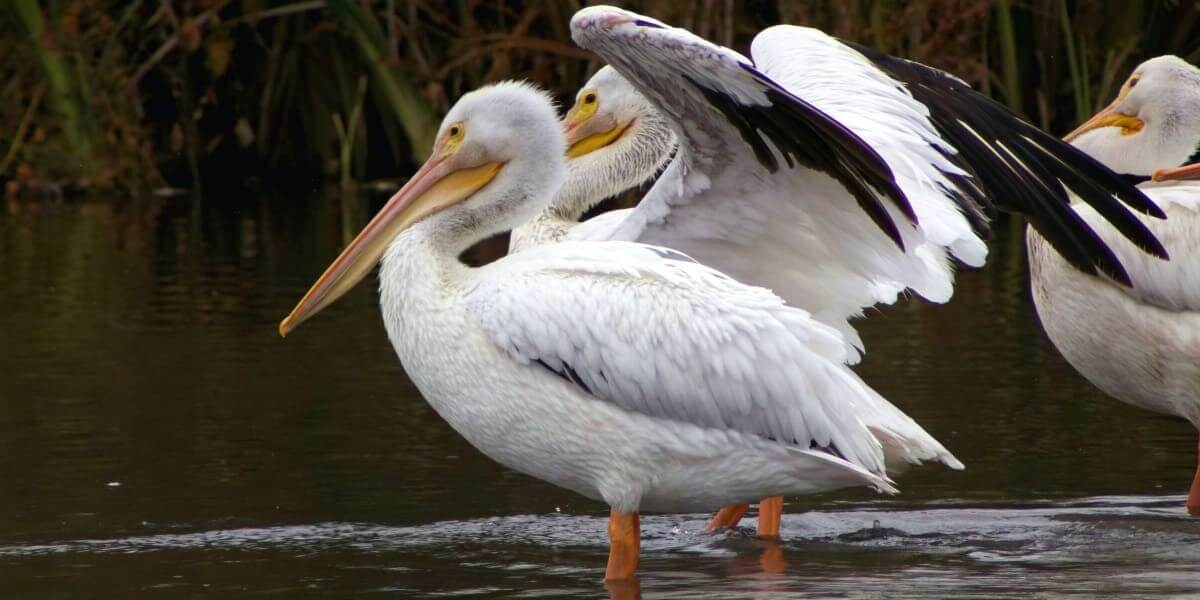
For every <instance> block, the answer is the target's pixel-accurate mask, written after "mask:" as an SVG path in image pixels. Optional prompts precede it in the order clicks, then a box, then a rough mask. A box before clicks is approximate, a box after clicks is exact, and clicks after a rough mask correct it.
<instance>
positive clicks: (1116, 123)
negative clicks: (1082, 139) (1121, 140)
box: [1063, 94, 1145, 143]
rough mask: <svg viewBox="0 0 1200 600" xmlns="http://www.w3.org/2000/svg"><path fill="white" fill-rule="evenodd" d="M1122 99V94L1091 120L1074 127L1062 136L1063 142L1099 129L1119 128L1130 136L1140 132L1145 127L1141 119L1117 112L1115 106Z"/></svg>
mask: <svg viewBox="0 0 1200 600" xmlns="http://www.w3.org/2000/svg"><path fill="white" fill-rule="evenodd" d="M1123 99H1124V94H1122V95H1120V96H1118V97H1117V99H1116V100H1113V103H1112V104H1109V105H1108V106H1106V107H1104V110H1102V111H1100V112H1098V113H1096V114H1095V115H1092V118H1090V119H1088V120H1087V121H1085V122H1084V123H1083V124H1082V125H1080V126H1079V127H1076V128H1075V130H1074V131H1072V132H1071V133H1068V134H1067V135H1065V136H1063V141H1064V142H1067V143H1070V142H1071V141H1073V140H1074V139H1075V138H1077V137H1079V136H1081V135H1083V134H1085V133H1087V132H1089V131H1091V130H1093V129H1099V128H1101V127H1120V128H1121V133H1123V134H1125V135H1130V134H1134V133H1137V132H1139V131H1141V130H1142V127H1144V126H1145V123H1143V122H1142V120H1141V119H1139V118H1137V117H1135V116H1133V115H1127V114H1125V113H1120V112H1117V105H1118V104H1120V103H1121V100H1123Z"/></svg>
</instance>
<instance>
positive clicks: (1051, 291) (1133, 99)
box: [1026, 56, 1200, 515]
mask: <svg viewBox="0 0 1200 600" xmlns="http://www.w3.org/2000/svg"><path fill="white" fill-rule="evenodd" d="M1066 139H1068V140H1070V141H1071V142H1072V143H1073V144H1075V145H1076V146H1077V147H1079V148H1081V149H1083V150H1085V151H1087V152H1088V153H1089V154H1091V155H1092V156H1095V157H1096V158H1098V159H1099V160H1101V161H1102V162H1104V163H1105V164H1107V165H1108V166H1110V167H1112V168H1113V169H1114V170H1116V171H1117V172H1119V173H1123V174H1125V175H1127V176H1130V177H1134V178H1138V179H1143V180H1150V179H1153V181H1150V182H1148V183H1145V184H1143V185H1142V186H1141V188H1142V191H1143V192H1145V194H1146V195H1147V196H1149V197H1150V198H1151V199H1152V200H1153V201H1155V202H1156V203H1157V204H1158V205H1159V206H1160V207H1162V209H1163V210H1164V211H1165V212H1166V213H1167V220H1166V221H1157V220H1150V219H1147V220H1145V223H1146V225H1147V226H1148V227H1149V228H1150V229H1151V231H1153V232H1154V234H1155V236H1157V237H1158V239H1159V240H1161V241H1162V243H1163V245H1164V246H1166V248H1167V251H1168V252H1170V255H1171V260H1170V261H1161V260H1157V259H1154V258H1150V257H1147V256H1146V255H1144V254H1142V253H1141V252H1139V251H1138V250H1137V249H1136V248H1134V247H1133V246H1132V245H1130V244H1129V243H1128V242H1127V241H1126V240H1125V239H1123V238H1122V237H1121V235H1120V234H1119V233H1117V232H1116V231H1114V230H1113V229H1112V228H1111V227H1110V226H1109V225H1108V224H1106V223H1105V222H1104V221H1103V220H1101V219H1100V218H1098V216H1097V214H1096V212H1095V211H1094V210H1092V208H1091V207H1088V206H1078V205H1077V206H1076V211H1077V212H1078V213H1079V214H1080V215H1081V216H1082V217H1083V218H1084V220H1086V221H1087V222H1088V223H1090V224H1091V225H1092V226H1093V227H1094V228H1095V230H1096V231H1097V232H1098V233H1099V234H1100V236H1101V238H1103V239H1104V241H1105V242H1107V243H1108V244H1109V246H1110V247H1112V248H1113V249H1114V250H1115V251H1116V252H1117V254H1118V256H1119V257H1120V259H1121V262H1122V263H1124V265H1125V268H1126V271H1127V272H1128V273H1129V278H1130V279H1132V280H1133V287H1132V288H1128V287H1125V286H1121V285H1116V284H1114V283H1113V282H1112V281H1109V280H1108V279H1106V278H1103V277H1097V276H1094V275H1092V274H1089V273H1083V272H1080V271H1079V270H1078V269H1075V268H1074V267H1073V266H1072V265H1071V264H1070V263H1068V262H1067V261H1066V260H1064V259H1063V257H1062V256H1060V255H1059V254H1058V253H1057V252H1055V251H1054V249H1052V248H1051V247H1050V246H1049V245H1048V244H1047V243H1046V240H1045V239H1044V238H1042V236H1040V235H1038V234H1037V233H1035V232H1032V231H1031V232H1029V234H1028V236H1027V238H1026V244H1027V246H1028V254H1029V269H1030V276H1031V278H1032V286H1033V299H1034V304H1035V305H1036V306H1037V311H1038V316H1039V317H1040V318H1041V321H1042V326H1043V327H1044V328H1045V330H1046V333H1047V335H1048V336H1049V337H1050V340H1051V341H1053V342H1054V345H1055V346H1056V347H1057V348H1058V350H1059V352H1061V353H1062V355H1063V356H1064V357H1066V359H1067V361H1068V362H1070V363H1071V365H1072V366H1074V367H1075V368H1076V369H1077V370H1078V371H1079V372H1080V373H1082V374H1083V376H1084V377H1087V378H1088V380H1090V381H1091V382H1092V383H1093V384H1095V385H1096V387H1098V388H1100V389H1101V390H1103V391H1104V392H1105V393H1107V394H1109V395H1110V396H1112V397H1114V398H1117V399H1118V400H1122V401H1125V402H1128V403H1130V404H1133V405H1135V406H1140V407H1142V408H1146V409H1149V410H1153V411H1157V412H1161V413H1166V414H1170V415H1175V416H1179V417H1183V418H1184V419H1187V420H1188V421H1190V422H1191V423H1192V425H1194V426H1196V427H1197V428H1200V181H1169V180H1172V179H1188V178H1191V179H1200V165H1195V164H1190V165H1188V163H1194V162H1195V161H1196V160H1197V159H1200V155H1198V152H1200V69H1196V67H1193V66H1191V65H1189V64H1187V63H1186V62H1184V61H1182V60H1180V59H1178V58H1176V57H1174V56H1161V57H1158V58H1154V59H1151V60H1148V61H1146V62H1144V63H1142V64H1141V65H1139V66H1138V67H1137V69H1135V70H1134V72H1133V74H1132V75H1131V76H1130V77H1129V79H1128V80H1127V81H1126V82H1125V84H1124V85H1123V86H1122V87H1121V91H1120V94H1119V95H1118V96H1117V99H1116V101H1115V102H1113V103H1112V104H1111V105H1110V106H1108V107H1107V108H1105V109H1104V110H1102V111H1100V112H1099V113H1097V114H1096V116H1094V117H1092V118H1091V119H1090V120H1088V121H1087V122H1086V123H1084V124H1083V125H1081V126H1080V127H1079V128H1078V129H1076V130H1075V131H1073V132H1072V133H1070V134H1069V135H1068V136H1067V138H1066ZM1181 165H1188V166H1181ZM1187 509H1188V512H1190V513H1191V514H1194V515H1196V514H1200V468H1197V471H1196V475H1195V478H1194V479H1193V480H1192V487H1191V491H1190V493H1189V494H1188V499H1187Z"/></svg>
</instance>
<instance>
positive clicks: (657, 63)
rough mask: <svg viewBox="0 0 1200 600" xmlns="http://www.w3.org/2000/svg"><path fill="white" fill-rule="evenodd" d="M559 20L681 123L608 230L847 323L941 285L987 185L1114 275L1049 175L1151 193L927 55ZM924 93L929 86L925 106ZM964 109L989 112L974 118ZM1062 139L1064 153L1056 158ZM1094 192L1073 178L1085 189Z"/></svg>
mask: <svg viewBox="0 0 1200 600" xmlns="http://www.w3.org/2000/svg"><path fill="white" fill-rule="evenodd" d="M571 27H572V33H573V36H574V38H575V41H576V42H577V43H579V44H580V45H581V46H583V47H585V48H588V49H590V50H593V51H594V52H596V53H597V54H599V55H600V56H601V57H603V58H604V59H606V60H607V61H608V62H609V64H611V65H612V66H613V67H614V68H616V69H617V70H618V71H620V72H621V74H622V75H624V76H625V77H626V78H627V79H629V80H630V81H631V82H632V83H633V84H634V85H635V86H636V87H638V88H639V90H641V91H642V93H643V94H645V95H646V97H647V98H648V99H649V100H650V101H651V102H652V103H654V104H655V105H656V107H657V108H658V109H659V110H660V111H662V112H663V113H664V114H665V115H666V116H667V117H668V118H669V120H671V121H672V125H673V127H674V128H675V130H676V133H677V135H678V138H679V141H680V148H679V150H678V152H677V154H676V157H675V159H674V160H673V161H672V162H671V164H670V165H669V166H668V167H667V169H666V171H665V172H664V173H663V175H662V176H661V177H660V179H659V181H658V182H657V183H656V184H655V186H654V187H653V188H652V189H651V190H650V192H649V193H648V194H647V196H646V197H645V198H644V199H643V200H642V202H641V204H639V206H638V208H637V209H635V210H634V211H633V212H632V213H631V214H630V215H629V218H627V219H625V221H624V222H623V223H622V224H621V226H620V227H619V228H616V229H615V230H613V231H612V232H611V238H612V239H626V240H639V241H645V242H648V243H654V244H661V245H664V246H669V247H672V248H677V249H680V250H683V251H685V252H687V253H688V254H689V255H691V256H693V257H694V258H696V259H697V260H699V261H701V262H703V263H704V264H707V265H710V266H713V267H715V268H718V269H720V270H721V271H724V272H726V273H729V274H730V275H732V276H734V277H736V278H738V279H739V280H742V281H745V282H748V283H753V284H756V285H761V286H764V287H768V288H771V289H772V290H774V291H775V292H777V293H778V294H780V295H781V296H783V297H784V298H785V299H787V300H788V302H789V303H792V304H795V305H797V306H801V307H803V308H805V309H807V310H809V311H810V312H811V313H812V314H813V315H814V316H815V317H817V318H818V319H820V320H821V321H822V322H825V323H827V324H830V325H832V326H835V327H838V328H840V329H841V330H842V331H843V333H844V334H846V335H847V337H848V339H851V340H854V339H855V338H854V337H853V336H854V334H853V330H852V329H851V328H850V326H849V324H848V322H847V319H848V318H850V317H853V316H856V315H858V314H861V311H862V309H863V308H864V307H867V306H871V305H873V304H876V303H878V302H891V301H893V300H894V299H895V297H896V295H897V293H899V292H901V291H903V290H904V289H906V288H907V289H912V290H914V291H915V292H917V293H918V294H920V295H922V296H924V297H926V298H928V299H930V300H935V301H945V300H947V299H948V298H949V297H950V295H951V293H952V291H953V273H952V270H951V265H950V260H949V257H950V256H954V257H957V258H958V259H960V260H962V261H964V262H966V263H968V264H973V265H977V264H980V263H982V261H983V259H984V257H985V253H986V249H985V248H984V246H983V242H982V240H981V239H980V238H981V236H980V234H981V233H982V232H983V231H984V230H985V229H986V218H987V216H988V215H989V214H990V213H991V212H992V209H993V208H994V206H993V204H992V202H993V200H991V199H993V198H995V197H1004V198H1008V197H1010V196H1012V195H1015V198H1016V199H1015V200H1011V201H1007V200H1006V201H1005V202H1002V203H998V204H997V205H998V206H999V207H1000V208H1010V209H1014V210H1020V211H1023V212H1026V213H1027V214H1030V215H1031V222H1033V224H1034V226H1035V227H1038V228H1039V230H1043V229H1045V230H1047V231H1049V232H1050V233H1049V234H1047V239H1049V240H1051V242H1052V243H1053V244H1055V245H1056V246H1063V247H1065V248H1067V250H1066V251H1065V252H1064V255H1065V256H1068V257H1069V258H1071V259H1072V262H1074V263H1076V264H1077V265H1080V266H1081V267H1082V268H1085V269H1087V270H1090V271H1096V270H1103V271H1105V272H1107V273H1111V274H1113V276H1114V277H1115V278H1116V279H1118V280H1121V281H1127V279H1128V278H1127V276H1126V275H1125V273H1124V271H1123V270H1122V268H1121V265H1120V263H1119V262H1118V261H1117V259H1116V258H1115V256H1114V255H1113V254H1112V252H1111V250H1109V249H1108V248H1107V247H1106V246H1105V245H1104V244H1102V243H1100V241H1099V238H1098V237H1097V235H1096V234H1095V232H1093V231H1092V230H1091V229H1090V228H1089V227H1088V226H1087V225H1086V224H1085V223H1084V222H1083V221H1081V220H1080V219H1079V218H1078V217H1077V216H1076V214H1075V213H1074V212H1073V211H1071V210H1070V208H1069V204H1068V202H1067V193H1066V191H1065V190H1064V189H1062V186H1061V185H1060V184H1059V180H1060V179H1061V180H1062V181H1064V182H1066V183H1068V184H1069V185H1072V186H1076V185H1078V186H1081V187H1084V188H1087V190H1088V191H1090V190H1092V189H1093V188H1096V189H1100V190H1101V191H1104V190H1107V189H1116V190H1120V192H1121V193H1122V196H1121V197H1122V199H1125V200H1127V201H1129V202H1131V203H1134V204H1135V205H1136V206H1138V207H1139V208H1146V209H1147V210H1153V209H1152V208H1147V207H1148V206H1149V205H1148V204H1145V203H1144V198H1142V197H1141V196H1140V195H1139V194H1138V192H1137V191H1136V190H1132V188H1130V186H1128V184H1126V183H1125V182H1123V181H1121V180H1119V179H1114V180H1113V181H1109V180H1107V179H1104V177H1110V176H1111V173H1109V172H1108V171H1107V170H1105V169H1104V168H1103V167H1101V166H1099V165H1098V164H1096V163H1094V161H1090V159H1088V158H1087V157H1086V156H1082V154H1080V153H1078V152H1075V151H1073V150H1072V149H1070V148H1069V147H1067V146H1066V145H1064V144H1061V143H1060V142H1057V141H1056V140H1053V138H1049V136H1044V135H1043V136H1042V137H1036V136H1033V134H1032V133H1030V132H1028V131H1025V130H1017V131H1010V130H1007V129H1005V127H1006V126H1008V125H1011V123H1012V122H1016V123H1020V121H1019V120H1018V119H1016V118H1015V117H1012V116H1011V115H1007V113H1005V114H1006V115H1007V117H1006V118H1005V119H1000V118H999V117H996V116H995V115H994V114H993V113H992V112H988V111H985V110H984V109H983V108H978V107H979V106H983V107H984V108H987V109H988V110H990V109H991V108H992V105H990V104H987V103H988V102H991V101H990V100H988V99H987V98H985V97H983V96H981V95H978V94H976V93H975V92H973V91H971V90H970V88H969V87H967V86H965V85H964V84H962V83H961V82H958V81H957V80H954V79H952V78H950V77H948V76H945V75H944V74H941V73H940V72H938V71H936V70H933V69H928V68H927V67H922V66H920V65H916V66H913V65H915V63H907V62H906V61H903V65H901V66H903V67H905V68H907V69H909V71H912V72H915V73H917V75H919V76H920V77H923V78H924V79H920V78H919V77H918V76H917V75H913V74H912V73H910V72H905V74H906V75H909V76H910V78H911V79H912V80H913V82H911V83H910V82H908V81H903V80H900V79H897V77H896V76H895V75H894V74H893V73H892V72H893V71H894V72H896V73H899V72H901V71H902V69H901V66H896V65H894V64H892V63H888V62H886V61H884V60H883V59H882V58H880V59H878V60H875V59H872V58H868V57H867V56H866V55H864V54H863V53H862V52H861V51H859V50H855V49H853V48H850V47H848V46H846V45H844V44H842V43H840V42H837V41H836V40H833V39H832V38H828V36H824V34H821V33H820V32H817V31H815V30H809V29H803V28H791V27H777V28H772V29H769V30H767V31H765V32H763V33H762V34H760V36H759V37H758V38H757V39H756V40H755V43H754V47H753V54H754V57H755V60H756V61H758V62H757V63H754V62H751V61H750V60H749V59H747V58H746V57H743V56H741V55H739V54H737V53H736V52H733V51H732V50H729V49H727V48H723V47H720V46H717V45H715V44H712V43H710V42H708V41H706V40H703V39H701V38H699V37H697V36H695V35H693V34H691V33H690V32H687V31H686V30H682V29H677V28H670V27H667V26H665V25H663V24H661V23H658V22H657V21H653V20H651V19H647V18H645V17H640V16H638V15H635V14H633V13H629V12H627V11H623V10H620V9H614V8H609V7H593V8H588V9H584V10H582V11H580V12H579V13H577V14H576V16H575V17H574V18H573V19H572V23H571ZM881 56H883V57H886V55H881ZM886 58H889V59H890V57H886ZM892 60H897V61H898V60H899V59H892ZM881 63H883V64H885V65H886V66H888V67H891V71H888V70H886V69H884V68H881V67H880V64H881ZM918 67H919V68H918ZM918 79H919V80H918ZM914 86H917V87H921V90H922V94H924V96H922V95H918V94H916V93H915V92H912V91H911V89H912V88H913V87H914ZM943 96H945V97H943ZM925 97H929V98H936V99H938V100H939V102H940V103H935V105H934V107H932V108H931V107H930V106H929V104H930V102H931V101H926V100H925V99H924V98H925ZM946 97H948V99H947V98H946ZM993 104H994V103H993ZM977 109H978V110H977ZM1000 110H1003V109H1002V108H1001V109H1000ZM973 111H974V112H973ZM979 111H983V114H985V115H986V116H987V118H988V119H991V120H988V121H986V122H985V123H982V124H978V126H977V125H976V124H975V123H974V121H973V119H974V118H975V117H976V116H977V113H978V112H979ZM985 125H986V127H985ZM1030 129H1032V128H1030ZM1034 131H1036V130H1034ZM1043 138H1045V139H1043ZM960 145H961V146H966V147H967V149H968V150H969V151H964V150H961V149H959V148H958V147H959V146H960ZM1064 149H1065V150H1064ZM1060 150H1063V151H1065V152H1068V153H1070V152H1074V154H1071V155H1070V159H1069V160H1068V159H1060V158H1058V155H1057V153H1058V152H1059V151H1060ZM1076 155H1078V156H1076ZM1080 157H1082V158H1080ZM1035 159H1036V160H1035ZM1089 161H1090V162H1089ZM1080 165H1082V167H1081V166H1080ZM984 172H986V173H987V176H986V177H981V176H980V174H981V173H984ZM1014 173H1015V174H1016V175H1014ZM1098 181H1099V183H1097V182H1098ZM1089 186H1090V187H1089ZM1099 195H1100V194H1093V193H1081V196H1083V197H1084V199H1085V200H1092V199H1094V198H1093V197H1094V196H1099ZM1102 196H1103V198H1101V199H1095V201H1096V202H1100V203H1103V204H1104V206H1105V210H1104V214H1105V215H1106V217H1109V218H1112V219H1115V220H1117V221H1118V222H1119V223H1120V224H1121V227H1122V231H1123V232H1125V233H1126V235H1130V236H1132V237H1134V239H1136V240H1137V241H1138V242H1139V245H1141V246H1143V247H1150V248H1155V247H1156V246H1155V242H1154V240H1153V237H1152V236H1150V234H1149V233H1148V232H1146V231H1145V228H1144V227H1143V226H1142V225H1141V223H1140V222H1138V221H1137V219H1136V218H1134V217H1133V216H1132V215H1131V214H1130V213H1129V212H1128V211H1127V210H1126V209H1125V208H1124V207H1122V206H1121V205H1120V203H1119V202H1118V201H1117V200H1116V199H1115V198H1114V197H1113V196H1112V194H1111V193H1109V192H1108V191H1104V193H1103V194H1102Z"/></svg>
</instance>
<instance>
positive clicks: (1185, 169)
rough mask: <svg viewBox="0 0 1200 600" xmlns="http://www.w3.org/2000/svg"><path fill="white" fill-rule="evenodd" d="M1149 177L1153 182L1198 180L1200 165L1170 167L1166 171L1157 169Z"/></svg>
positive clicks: (1199, 177)
mask: <svg viewBox="0 0 1200 600" xmlns="http://www.w3.org/2000/svg"><path fill="white" fill-rule="evenodd" d="M1151 177H1152V178H1153V179H1154V181H1186V180H1190V179H1200V163H1194V164H1190V165H1184V166H1182V167H1170V168H1166V169H1158V170H1157V171H1155V172H1154V174H1153V175H1151Z"/></svg>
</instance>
